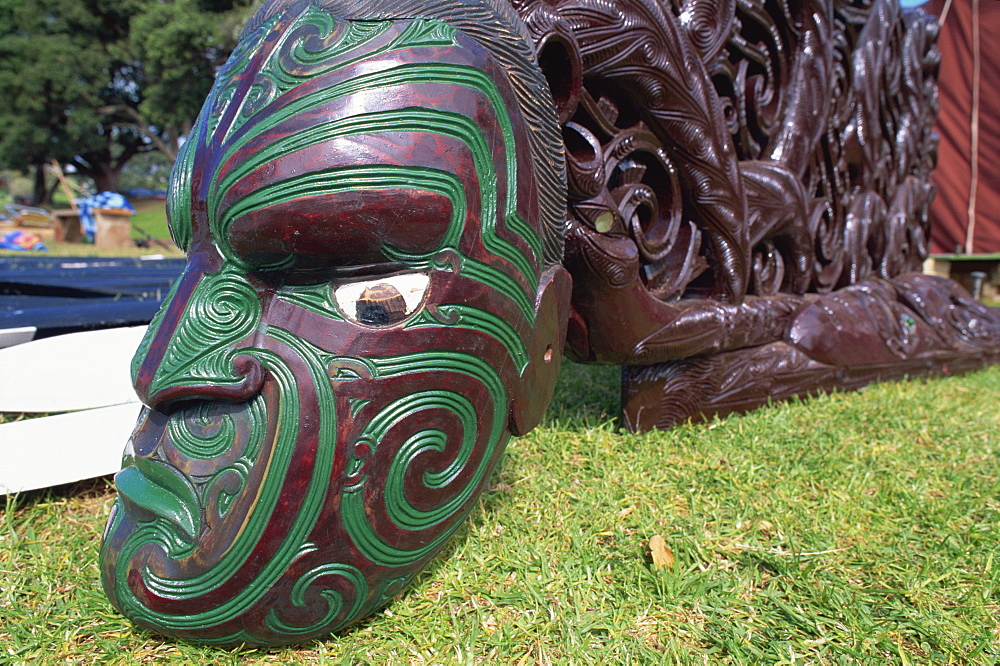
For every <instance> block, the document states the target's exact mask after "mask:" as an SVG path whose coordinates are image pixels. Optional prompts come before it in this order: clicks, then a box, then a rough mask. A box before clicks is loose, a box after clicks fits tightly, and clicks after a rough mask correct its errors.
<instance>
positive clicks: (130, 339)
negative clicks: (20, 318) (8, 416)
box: [0, 326, 147, 412]
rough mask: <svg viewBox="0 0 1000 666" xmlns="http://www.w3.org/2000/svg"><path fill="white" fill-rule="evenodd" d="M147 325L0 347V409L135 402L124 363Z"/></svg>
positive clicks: (57, 408) (52, 409) (63, 408)
mask: <svg viewBox="0 0 1000 666" xmlns="http://www.w3.org/2000/svg"><path fill="white" fill-rule="evenodd" d="M146 328H147V327H146V326H132V327H122V328H108V329H104V330H100V331H84V332H82V333H70V334H68V335H57V336H55V337H51V338H43V339H41V340H35V341H33V342H26V343H24V344H20V345H16V346H14V347H8V348H6V349H0V412H70V411H76V410H79V409H92V408H95V407H106V406H109V405H121V404H126V403H131V402H138V398H137V397H136V395H135V391H134V390H133V389H132V379H131V377H130V370H129V367H130V365H131V363H132V356H133V354H135V350H136V348H137V347H138V346H139V342H141V341H142V336H143V335H144V334H145V333H146Z"/></svg>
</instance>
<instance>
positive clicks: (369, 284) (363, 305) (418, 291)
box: [333, 273, 430, 327]
mask: <svg viewBox="0 0 1000 666" xmlns="http://www.w3.org/2000/svg"><path fill="white" fill-rule="evenodd" d="M429 284H430V276H428V275H426V274H424V273H402V274H400V275H392V276H389V277H382V278H377V279H372V280H364V281H360V282H349V283H346V284H340V285H337V286H336V287H334V292H333V294H334V298H335V299H336V301H337V306H338V307H339V308H340V311H341V312H342V313H343V314H344V315H345V316H346V317H347V318H348V319H350V320H351V321H353V322H355V323H358V324H361V325H362V326H371V327H386V326H393V325H395V324H399V323H400V322H402V321H404V320H406V319H408V318H409V317H411V316H413V314H415V313H416V312H417V310H418V309H420V307H421V305H423V302H424V296H425V295H426V294H427V286H428V285H429Z"/></svg>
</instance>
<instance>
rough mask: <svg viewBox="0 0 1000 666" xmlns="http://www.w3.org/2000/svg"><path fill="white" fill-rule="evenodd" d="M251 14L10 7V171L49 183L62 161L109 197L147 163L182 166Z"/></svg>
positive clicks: (28, 3) (229, 0)
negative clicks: (153, 159)
mask: <svg viewBox="0 0 1000 666" xmlns="http://www.w3.org/2000/svg"><path fill="white" fill-rule="evenodd" d="M250 9H251V7H250V0H159V1H158V2H148V1H146V2H143V1H140V0H0V166H8V167H11V168H18V169H22V170H26V169H28V168H30V167H36V173H39V174H40V173H41V169H40V168H39V167H40V166H41V165H42V164H44V163H46V162H48V161H49V160H53V159H55V160H57V161H59V162H61V163H62V164H64V165H72V167H74V168H75V169H76V170H77V171H78V172H80V173H82V174H84V175H86V176H89V177H91V178H93V179H94V181H95V185H96V187H97V189H98V190H106V189H116V185H117V180H118V176H119V174H120V172H121V169H122V168H123V167H124V166H125V164H126V163H127V162H128V161H129V160H130V159H132V158H133V157H134V156H135V155H137V154H140V153H143V152H148V151H151V150H159V151H160V152H162V153H163V154H164V155H166V156H168V157H169V158H170V159H173V157H174V156H175V155H176V152H177V146H178V140H179V139H180V138H181V137H182V136H183V135H184V134H185V133H186V132H187V131H188V130H189V129H190V127H191V124H192V123H193V121H194V119H195V117H196V115H197V113H198V110H199V108H200V106H201V103H202V100H203V99H204V98H205V96H206V95H207V94H208V91H209V89H210V88H211V85H212V81H213V79H214V76H215V72H216V71H217V69H218V68H219V67H220V66H221V65H222V63H223V62H224V61H225V59H226V58H227V57H228V55H229V52H230V51H231V50H232V48H233V47H234V46H235V41H236V37H237V36H238V33H239V28H240V27H241V26H242V23H243V22H244V20H245V19H246V18H247V16H248V15H249V12H250ZM37 191H38V188H37V187H36V192H37Z"/></svg>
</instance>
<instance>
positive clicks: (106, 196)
mask: <svg viewBox="0 0 1000 666" xmlns="http://www.w3.org/2000/svg"><path fill="white" fill-rule="evenodd" d="M76 207H77V208H78V209H79V211H80V227H81V228H82V229H83V233H84V234H86V236H87V238H89V239H91V240H93V239H94V234H95V233H97V222H96V221H95V220H94V209H95V208H120V209H122V210H130V211H132V212H133V213H135V208H132V204H130V203H129V202H128V199H126V198H125V197H123V196H122V195H120V194H118V193H117V192H101V193H100V194H95V195H94V196H92V197H87V198H86V199H77V200H76Z"/></svg>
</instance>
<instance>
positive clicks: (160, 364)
mask: <svg viewBox="0 0 1000 666" xmlns="http://www.w3.org/2000/svg"><path fill="white" fill-rule="evenodd" d="M260 320H261V304H260V300H259V298H258V296H257V293H256V292H255V291H254V289H253V287H251V286H250V284H249V283H248V282H247V281H246V278H244V277H242V276H240V275H238V274H236V273H235V272H232V271H226V270H222V271H219V272H217V273H208V274H206V273H200V272H195V271H192V272H190V273H185V274H184V276H182V277H181V279H180V281H179V282H178V284H177V286H176V288H175V289H174V291H173V294H172V295H171V297H170V299H169V300H168V301H167V302H166V303H164V305H163V307H162V309H161V311H160V312H159V313H157V316H156V318H155V319H154V320H153V323H151V324H150V327H149V331H148V332H147V333H146V337H145V338H144V339H143V341H142V343H141V344H140V345H139V349H138V351H136V355H135V358H134V359H133V361H132V383H133V386H134V387H135V391H136V394H137V395H138V396H139V399H140V400H142V402H143V403H145V404H146V405H147V406H148V407H150V408H151V409H155V410H157V411H162V412H165V411H168V410H170V409H173V407H174V406H175V405H176V404H177V403H179V402H183V401H189V400H223V401H226V402H245V401H247V400H249V399H250V398H252V397H254V396H255V395H257V393H258V392H259V391H260V389H261V387H262V386H263V383H264V376H265V372H264V369H263V367H262V365H261V363H260V361H259V360H258V359H257V358H255V357H254V356H253V355H252V354H251V353H247V351H248V350H247V348H248V347H250V346H251V345H252V344H253V341H254V338H255V334H256V331H257V328H258V326H259V325H260Z"/></svg>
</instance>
